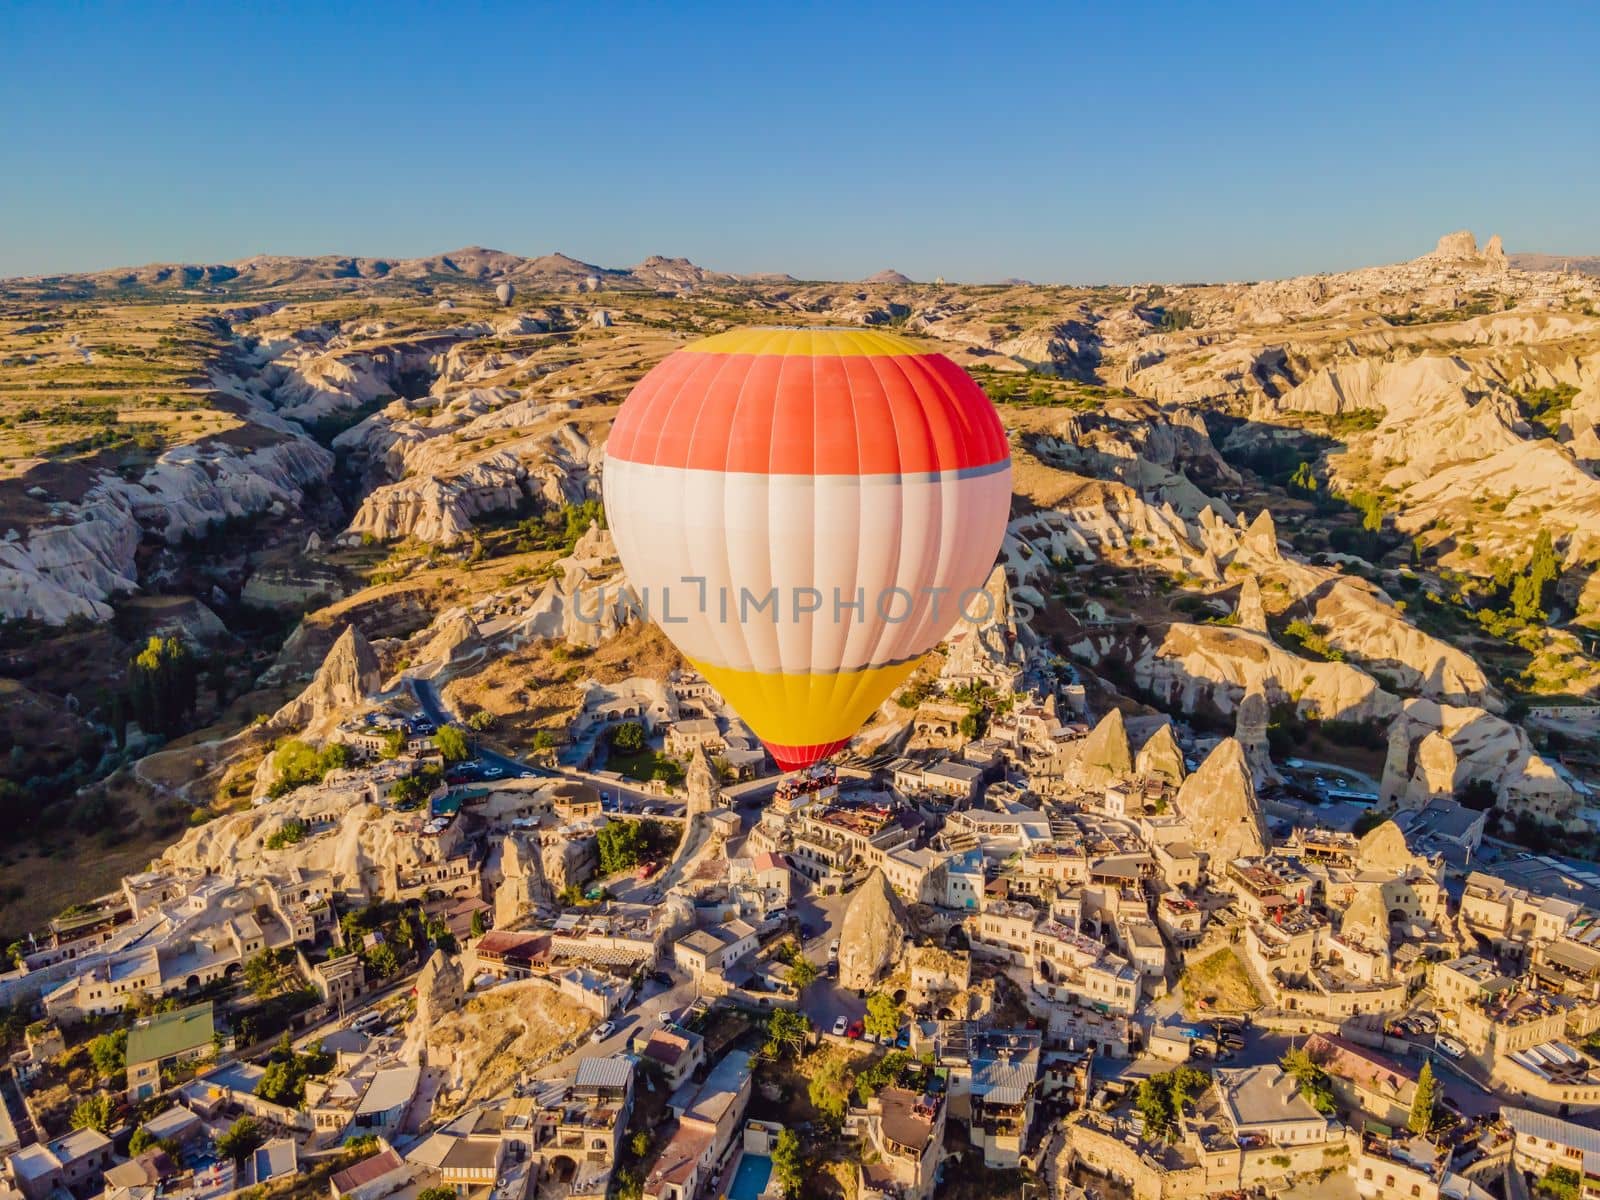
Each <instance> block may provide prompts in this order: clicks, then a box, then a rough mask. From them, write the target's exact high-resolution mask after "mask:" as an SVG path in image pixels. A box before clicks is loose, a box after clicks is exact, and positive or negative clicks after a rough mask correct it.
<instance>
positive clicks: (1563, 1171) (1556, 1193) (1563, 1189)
mask: <svg viewBox="0 0 1600 1200" xmlns="http://www.w3.org/2000/svg"><path fill="white" fill-rule="evenodd" d="M1582 1182H1583V1180H1582V1178H1581V1177H1580V1176H1579V1174H1578V1172H1577V1171H1576V1170H1574V1169H1573V1168H1572V1167H1557V1166H1551V1167H1550V1168H1549V1169H1547V1170H1546V1171H1545V1173H1544V1176H1543V1177H1542V1178H1541V1179H1540V1180H1539V1184H1538V1187H1537V1189H1536V1190H1537V1191H1538V1193H1539V1195H1541V1196H1549V1197H1550V1200H1578V1196H1579V1194H1580V1187H1579V1185H1580V1184H1582Z"/></svg>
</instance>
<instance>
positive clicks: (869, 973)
mask: <svg viewBox="0 0 1600 1200" xmlns="http://www.w3.org/2000/svg"><path fill="white" fill-rule="evenodd" d="M905 940H906V914H905V910H904V909H903V908H902V907H901V905H900V900H899V898H898V897H896V896H895V894H894V891H893V889H892V888H890V886H889V881H888V879H887V878H885V877H884V874H883V870H882V869H881V868H879V867H874V868H873V869H872V873H871V874H870V875H868V876H867V878H866V879H865V880H864V881H863V882H862V884H861V886H860V887H859V888H858V889H856V894H855V895H854V896H852V897H851V898H850V904H849V906H848V907H847V908H846V909H845V910H844V922H843V927H842V929H841V932H840V934H839V986H840V987H843V988H868V987H871V986H872V985H873V984H875V983H876V982H877V981H878V980H879V979H881V978H882V977H883V976H884V975H885V974H886V973H887V972H888V971H889V970H890V968H892V967H893V966H894V964H895V963H896V962H897V961H899V958H900V951H901V949H902V947H904V945H905Z"/></svg>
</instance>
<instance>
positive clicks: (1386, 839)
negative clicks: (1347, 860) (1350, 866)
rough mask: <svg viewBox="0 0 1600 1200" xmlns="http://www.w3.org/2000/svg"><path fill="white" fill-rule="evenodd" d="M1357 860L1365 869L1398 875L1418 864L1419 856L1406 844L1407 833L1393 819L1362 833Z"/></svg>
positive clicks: (1357, 850) (1357, 849)
mask: <svg viewBox="0 0 1600 1200" xmlns="http://www.w3.org/2000/svg"><path fill="white" fill-rule="evenodd" d="M1356 862H1357V863H1358V864H1360V867H1361V869H1362V870H1363V871H1372V872H1375V873H1385V874H1393V875H1398V874H1401V873H1402V872H1405V871H1407V870H1409V869H1410V868H1412V867H1413V866H1415V865H1416V864H1417V856H1416V855H1414V854H1412V853H1411V849H1410V847H1408V846H1407V845H1406V835H1405V834H1403V833H1401V832H1400V827H1399V826H1398V825H1396V824H1395V823H1394V822H1393V821H1384V822H1383V823H1382V824H1381V825H1375V826H1373V827H1372V828H1371V829H1369V830H1367V832H1366V833H1364V834H1362V835H1361V841H1360V843H1359V844H1358V845H1357V848H1356Z"/></svg>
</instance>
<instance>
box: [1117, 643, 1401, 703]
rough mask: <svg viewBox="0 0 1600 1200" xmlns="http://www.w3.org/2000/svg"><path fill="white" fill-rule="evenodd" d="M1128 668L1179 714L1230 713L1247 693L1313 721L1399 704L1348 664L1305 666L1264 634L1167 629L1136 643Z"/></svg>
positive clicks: (1306, 664)
mask: <svg viewBox="0 0 1600 1200" xmlns="http://www.w3.org/2000/svg"><path fill="white" fill-rule="evenodd" d="M1133 670H1134V677H1135V679H1136V680H1137V681H1138V683H1139V684H1140V686H1142V687H1144V688H1147V689H1148V690H1149V691H1151V692H1153V693H1154V694H1155V695H1156V696H1157V697H1159V698H1160V699H1161V700H1162V702H1163V703H1164V704H1165V705H1166V706H1168V707H1172V708H1177V709H1179V710H1181V711H1183V712H1196V711H1199V710H1202V709H1205V708H1210V709H1211V710H1214V711H1215V712H1217V713H1219V714H1222V715H1227V714H1231V713H1233V712H1234V711H1235V710H1236V708H1237V707H1238V704H1239V701H1240V700H1242V699H1243V698H1244V694H1245V692H1246V691H1247V690H1249V689H1250V688H1251V687H1257V688H1259V689H1260V690H1261V691H1262V693H1263V694H1264V695H1265V696H1266V698H1267V700H1268V703H1269V704H1284V703H1292V704H1294V705H1295V709H1296V711H1297V713H1298V714H1299V715H1300V716H1302V717H1304V718H1307V719H1314V720H1340V721H1368V720H1384V719H1386V718H1387V717H1389V716H1390V715H1392V714H1393V713H1394V712H1395V711H1396V710H1397V709H1398V708H1399V705H1400V702H1399V700H1398V699H1397V698H1396V697H1394V696H1393V695H1391V694H1390V693H1388V692H1386V691H1384V690H1383V689H1382V688H1380V687H1379V686H1378V685H1377V683H1376V682H1375V681H1374V680H1373V679H1372V677H1371V676H1369V675H1367V674H1366V673H1365V672H1363V671H1361V670H1359V669H1357V668H1355V667H1353V666H1351V665H1350V664H1348V663H1337V662H1311V661H1309V660H1307V659H1304V658H1301V657H1299V656H1298V655H1295V654H1291V653H1290V652H1289V651H1287V650H1285V649H1283V648H1282V647H1280V646H1278V645H1276V644H1275V643H1274V642H1273V641H1272V639H1271V638H1269V637H1267V636H1266V635H1265V634H1262V633H1253V632H1251V631H1249V630H1246V629H1236V628H1232V627H1230V626H1226V625H1189V624H1183V623H1177V624H1173V625H1171V626H1168V628H1167V631H1166V633H1165V634H1163V635H1161V637H1160V638H1159V640H1152V641H1149V642H1146V643H1145V644H1144V645H1143V647H1142V649H1141V651H1140V653H1139V655H1138V657H1137V658H1135V660H1134V663H1133Z"/></svg>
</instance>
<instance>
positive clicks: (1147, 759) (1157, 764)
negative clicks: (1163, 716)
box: [1134, 722, 1187, 786]
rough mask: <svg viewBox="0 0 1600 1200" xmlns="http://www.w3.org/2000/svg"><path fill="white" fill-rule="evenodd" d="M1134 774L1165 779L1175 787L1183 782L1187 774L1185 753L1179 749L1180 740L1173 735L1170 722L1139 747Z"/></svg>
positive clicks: (1165, 723)
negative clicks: (1184, 759) (1184, 762)
mask: <svg viewBox="0 0 1600 1200" xmlns="http://www.w3.org/2000/svg"><path fill="white" fill-rule="evenodd" d="M1134 773H1135V774H1136V775H1142V776H1144V777H1145V778H1146V779H1154V778H1159V779H1165V780H1166V781H1167V782H1168V783H1171V784H1173V785H1174V786H1176V785H1177V784H1180V783H1182V782H1183V777H1184V775H1185V774H1186V773H1187V772H1186V771H1185V769H1184V765H1183V751H1182V750H1181V749H1179V748H1178V740H1177V738H1175V737H1174V736H1173V734H1172V725H1171V723H1170V722H1163V723H1162V724H1161V726H1160V727H1159V728H1157V729H1156V731H1155V732H1154V733H1152V734H1151V735H1150V736H1149V738H1148V739H1146V741H1145V744H1144V745H1143V746H1140V747H1139V757H1138V758H1137V759H1136V760H1135V762H1134Z"/></svg>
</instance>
